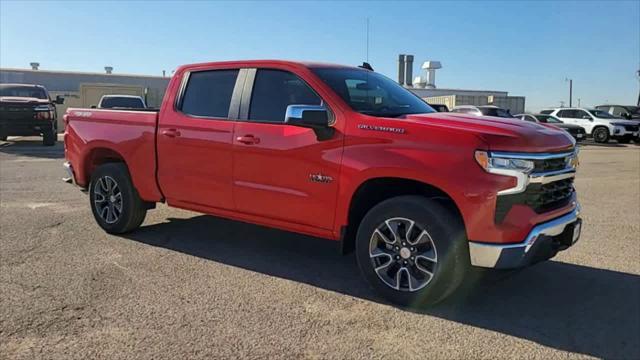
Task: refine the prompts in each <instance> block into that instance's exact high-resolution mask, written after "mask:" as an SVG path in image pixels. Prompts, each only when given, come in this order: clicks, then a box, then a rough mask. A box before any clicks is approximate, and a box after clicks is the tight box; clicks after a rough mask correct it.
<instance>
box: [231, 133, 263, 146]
mask: <svg viewBox="0 0 640 360" xmlns="http://www.w3.org/2000/svg"><path fill="white" fill-rule="evenodd" d="M236 141H237V142H239V143H243V144H245V145H253V144H259V143H260V138H257V137H255V136H253V135H244V136H238V137H237V138H236Z"/></svg>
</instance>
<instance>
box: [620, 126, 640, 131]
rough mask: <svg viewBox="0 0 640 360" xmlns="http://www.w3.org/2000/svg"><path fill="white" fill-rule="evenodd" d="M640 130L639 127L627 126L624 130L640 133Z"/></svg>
mask: <svg viewBox="0 0 640 360" xmlns="http://www.w3.org/2000/svg"><path fill="white" fill-rule="evenodd" d="M639 128H640V126H638V125H625V126H624V129H625V130H627V131H633V132H636V131H638V129H639Z"/></svg>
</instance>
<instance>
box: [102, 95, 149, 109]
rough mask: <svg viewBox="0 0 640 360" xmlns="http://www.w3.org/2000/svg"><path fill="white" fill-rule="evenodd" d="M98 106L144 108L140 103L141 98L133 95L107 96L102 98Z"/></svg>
mask: <svg viewBox="0 0 640 360" xmlns="http://www.w3.org/2000/svg"><path fill="white" fill-rule="evenodd" d="M100 107H101V108H103V109H111V108H131V109H142V108H144V104H143V103H142V99H139V98H135V97H124V96H119V97H117V96H108V97H104V98H102V102H100Z"/></svg>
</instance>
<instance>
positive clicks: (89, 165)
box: [82, 146, 131, 186]
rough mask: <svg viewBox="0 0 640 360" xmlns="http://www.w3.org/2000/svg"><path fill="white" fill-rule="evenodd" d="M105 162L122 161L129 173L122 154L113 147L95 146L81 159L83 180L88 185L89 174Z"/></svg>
mask: <svg viewBox="0 0 640 360" xmlns="http://www.w3.org/2000/svg"><path fill="white" fill-rule="evenodd" d="M107 163H122V164H124V166H125V167H126V168H127V171H129V174H131V172H130V169H129V167H128V165H127V162H126V161H125V158H124V156H122V154H120V153H119V152H118V151H116V150H114V149H113V148H110V147H107V146H96V147H93V148H91V149H90V150H88V151H87V153H86V154H85V156H84V160H83V161H82V170H83V174H84V182H85V184H86V185H87V186H88V185H89V182H90V181H91V175H92V174H93V172H94V171H95V170H96V169H97V168H98V167H99V166H100V165H104V164H107Z"/></svg>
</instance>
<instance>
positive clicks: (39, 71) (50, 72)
mask: <svg viewBox="0 0 640 360" xmlns="http://www.w3.org/2000/svg"><path fill="white" fill-rule="evenodd" d="M0 71H20V72H28V73H36V74H39V73H47V74H67V75H101V76H107V77H137V78H140V77H143V78H149V79H167V80H168V79H170V78H171V76H155V75H142V74H107V73H104V72H83V71H67V70H33V69H20V68H0Z"/></svg>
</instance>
